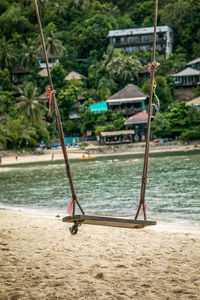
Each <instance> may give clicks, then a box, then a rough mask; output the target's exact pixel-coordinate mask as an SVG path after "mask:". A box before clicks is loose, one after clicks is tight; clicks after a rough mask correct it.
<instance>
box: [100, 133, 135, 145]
mask: <svg viewBox="0 0 200 300" xmlns="http://www.w3.org/2000/svg"><path fill="white" fill-rule="evenodd" d="M134 133H135V132H134V130H121V131H104V132H101V133H100V144H102V145H116V144H126V143H132V142H133V135H134Z"/></svg>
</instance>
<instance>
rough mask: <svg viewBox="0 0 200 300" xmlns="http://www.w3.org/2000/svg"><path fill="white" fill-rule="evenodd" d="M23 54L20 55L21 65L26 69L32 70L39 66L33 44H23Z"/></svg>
mask: <svg viewBox="0 0 200 300" xmlns="http://www.w3.org/2000/svg"><path fill="white" fill-rule="evenodd" d="M22 49H23V56H22V59H21V61H22V65H23V66H24V67H25V68H26V69H28V70H34V69H37V68H38V67H39V62H38V57H37V51H36V49H35V47H34V46H33V45H30V43H28V45H26V44H23V45H22Z"/></svg>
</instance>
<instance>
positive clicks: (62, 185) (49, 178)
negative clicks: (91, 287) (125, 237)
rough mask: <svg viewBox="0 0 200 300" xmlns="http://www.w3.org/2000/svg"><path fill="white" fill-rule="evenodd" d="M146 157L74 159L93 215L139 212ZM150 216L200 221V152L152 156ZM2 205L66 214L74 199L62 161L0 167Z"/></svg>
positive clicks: (80, 187)
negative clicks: (144, 158)
mask: <svg viewBox="0 0 200 300" xmlns="http://www.w3.org/2000/svg"><path fill="white" fill-rule="evenodd" d="M142 168H143V158H133V157H131V156H126V157H121V158H118V157H116V158H112V159H110V158H103V159H102V158H101V159H96V160H90V161H88V160H87V161H86V160H85V161H80V160H73V161H72V162H71V169H72V173H73V179H74V183H75V189H76V192H77V196H78V199H79V201H80V203H81V205H82V207H83V209H84V211H85V213H87V214H90V213H92V214H98V215H113V216H128V217H130V216H134V215H135V212H136V209H137V205H138V202H139V196H140V184H141V174H142ZM149 178H150V181H149V184H148V186H147V191H146V202H147V215H148V217H149V219H156V220H162V221H178V222H182V223H189V222H192V223H194V224H200V215H199V213H200V187H199V179H200V154H190V155H187V154H184V153H183V154H182V155H178V156H165V157H159V156H158V157H151V158H150V161H149ZM0 191H1V193H0V207H8V208H9V207H11V208H18V209H27V210H36V211H38V212H52V213H56V214H65V213H66V212H67V208H68V205H69V203H70V201H71V194H70V189H69V184H68V181H67V178H66V172H65V166H64V163H62V162H54V163H52V162H51V163H49V164H47V163H45V164H44V163H43V164H41V163H34V164H29V165H17V166H10V167H3V168H0Z"/></svg>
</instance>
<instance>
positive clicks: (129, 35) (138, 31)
mask: <svg viewBox="0 0 200 300" xmlns="http://www.w3.org/2000/svg"><path fill="white" fill-rule="evenodd" d="M153 32H154V27H145V28H131V29H121V30H110V31H109V33H108V38H109V42H110V44H111V45H113V47H115V48H118V49H120V50H121V51H122V52H127V53H133V52H136V51H137V52H142V51H147V52H149V51H151V49H152V45H153ZM156 32H157V41H156V44H157V45H156V50H157V52H158V55H159V56H160V55H164V56H165V57H167V56H168V55H169V54H170V53H171V52H172V45H173V33H172V29H171V28H170V27H169V26H158V27H157V31H156Z"/></svg>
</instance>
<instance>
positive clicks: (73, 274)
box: [0, 209, 200, 300]
mask: <svg viewBox="0 0 200 300" xmlns="http://www.w3.org/2000/svg"><path fill="white" fill-rule="evenodd" d="M69 227H70V225H69V224H67V223H63V222H62V216H56V215H53V214H38V213H33V212H26V211H17V210H5V209H1V210H0V299H1V300H4V299H13V300H14V299H27V300H28V299H52V300H53V299H65V300H66V299H67V300H68V299H69V300H70V299H77V300H80V299H84V300H87V299H95V300H96V299H101V300H104V299H113V300H116V299H138V300H147V299H148V300H149V299H151V300H154V299H158V300H161V299H166V300H167V299H200V298H199V295H200V277H199V275H200V274H199V273H200V251H199V249H200V231H199V228H197V227H194V228H190V227H187V226H184V227H183V226H177V225H174V224H170V223H169V224H168V223H165V224H164V223H163V224H161V223H158V225H156V226H152V227H149V228H145V229H140V230H135V229H120V228H111V227H101V226H92V225H82V226H81V227H80V229H79V232H78V234H77V235H75V236H71V234H70V232H69Z"/></svg>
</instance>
